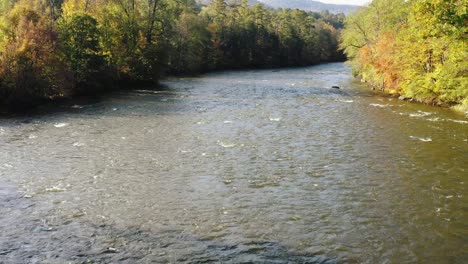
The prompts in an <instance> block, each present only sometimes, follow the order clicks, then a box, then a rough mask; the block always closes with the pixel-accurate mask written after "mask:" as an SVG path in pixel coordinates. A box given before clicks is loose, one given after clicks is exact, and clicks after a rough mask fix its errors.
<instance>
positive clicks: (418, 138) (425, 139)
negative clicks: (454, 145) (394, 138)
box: [410, 136, 432, 142]
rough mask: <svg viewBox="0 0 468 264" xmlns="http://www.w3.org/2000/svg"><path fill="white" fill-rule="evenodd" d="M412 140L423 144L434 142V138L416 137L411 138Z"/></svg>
mask: <svg viewBox="0 0 468 264" xmlns="http://www.w3.org/2000/svg"><path fill="white" fill-rule="evenodd" d="M410 138H411V139H416V140H420V141H422V142H431V141H432V138H422V137H415V136H410Z"/></svg>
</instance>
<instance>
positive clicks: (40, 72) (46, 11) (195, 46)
mask: <svg viewBox="0 0 468 264" xmlns="http://www.w3.org/2000/svg"><path fill="white" fill-rule="evenodd" d="M344 19H345V17H344V15H343V14H339V15H335V14H331V13H329V12H321V13H314V12H305V11H301V10H291V9H269V8H266V7H265V6H263V5H262V4H256V5H254V6H250V5H248V1H247V0H242V1H235V2H234V3H230V4H229V5H228V4H226V2H225V1H224V0H214V1H213V2H212V3H211V4H209V5H208V6H200V5H198V4H197V3H196V2H195V1H194V0H0V104H2V105H14V106H18V105H31V104H35V103H37V102H40V101H44V100H53V99H57V98H67V97H71V96H74V95H78V94H91V95H92V94H95V93H97V92H99V91H103V90H109V89H117V88H121V87H122V86H125V85H127V86H128V85H134V84H139V83H155V82H157V81H158V80H159V79H160V78H161V76H164V75H177V74H197V73H201V72H205V71H213V70H222V69H238V68H271V67H289V66H304V65H313V64H317V63H320V62H329V61H342V60H344V59H345V58H344V55H343V53H342V52H341V51H339V50H338V45H339V36H340V30H341V28H342V27H343V26H344Z"/></svg>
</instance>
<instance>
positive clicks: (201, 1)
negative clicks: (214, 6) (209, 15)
mask: <svg viewBox="0 0 468 264" xmlns="http://www.w3.org/2000/svg"><path fill="white" fill-rule="evenodd" d="M212 1H213V0H195V2H197V3H199V4H202V5H208V4H209V3H211V2H212ZM235 2H240V1H239V0H226V3H228V4H233V3H235ZM258 3H260V1H257V0H249V4H251V5H255V4H258Z"/></svg>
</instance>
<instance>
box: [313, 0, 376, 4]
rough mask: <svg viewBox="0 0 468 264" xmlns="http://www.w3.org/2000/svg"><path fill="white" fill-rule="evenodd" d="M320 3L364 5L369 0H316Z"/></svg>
mask: <svg viewBox="0 0 468 264" xmlns="http://www.w3.org/2000/svg"><path fill="white" fill-rule="evenodd" d="M317 1H320V2H322V3H330V4H346V5H365V4H367V3H369V2H371V0H317Z"/></svg>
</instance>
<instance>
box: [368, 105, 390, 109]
mask: <svg viewBox="0 0 468 264" xmlns="http://www.w3.org/2000/svg"><path fill="white" fill-rule="evenodd" d="M369 105H370V106H374V107H380V108H384V107H388V106H390V105H388V104H369Z"/></svg>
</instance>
